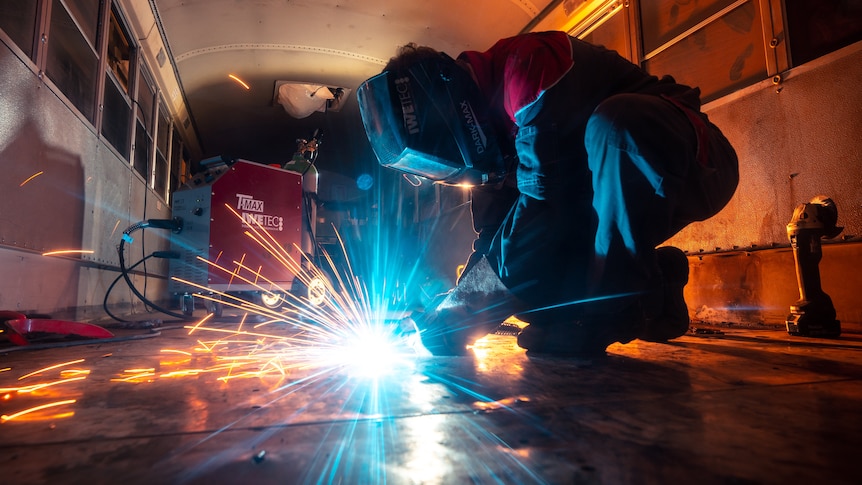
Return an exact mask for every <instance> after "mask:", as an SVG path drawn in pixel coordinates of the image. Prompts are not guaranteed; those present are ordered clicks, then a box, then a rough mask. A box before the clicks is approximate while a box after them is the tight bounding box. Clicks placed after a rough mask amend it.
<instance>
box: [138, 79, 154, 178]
mask: <svg viewBox="0 0 862 485" xmlns="http://www.w3.org/2000/svg"><path fill="white" fill-rule="evenodd" d="M137 86H138V94H137V100H138V102H137V103H136V104H137V109H135V117H134V118H135V153H134V160H133V161H132V165H133V166H134V167H135V171H136V172H138V174H140V176H141V177H143V178H144V180H145V181H146V183H147V185H150V183H151V178H152V175H151V168H150V159H151V157H152V151H151V150H152V146H153V135H152V133H153V126H154V115H155V110H156V88H155V83H154V82H153V81H152V77H151V76H150V74H149V71H147V69H146V68H143V67H142V68H141V69H139V70H138V82H137Z"/></svg>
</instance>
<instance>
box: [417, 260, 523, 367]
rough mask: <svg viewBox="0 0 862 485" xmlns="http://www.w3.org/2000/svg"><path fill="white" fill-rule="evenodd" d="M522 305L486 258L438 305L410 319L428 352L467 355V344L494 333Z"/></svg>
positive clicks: (464, 275)
mask: <svg viewBox="0 0 862 485" xmlns="http://www.w3.org/2000/svg"><path fill="white" fill-rule="evenodd" d="M523 307H524V305H523V303H522V302H521V301H520V300H518V299H517V298H516V297H515V296H514V295H513V294H512V293H511V292H510V291H509V289H508V288H506V286H505V285H504V284H503V282H502V281H500V278H499V277H498V276H497V273H496V271H494V270H493V269H492V267H491V265H490V264H489V262H488V260H487V259H486V258H484V257H483V258H482V259H481V260H480V261H479V262H478V263H476V264H475V265H474V266H473V267H472V268H470V270H469V271H468V272H467V273H465V274H463V275H462V276H461V279H460V280H459V281H458V285H457V286H456V287H455V288H453V289H452V290H451V291H450V292H449V293H446V295H445V296H444V298H443V299H442V300H441V301H440V302H439V303H438V304H437V305H436V307H432V308H430V309H429V310H428V311H427V312H425V313H421V314H414V315H413V316H412V317H411V319H412V320H413V321H414V322H415V323H416V326H417V328H418V330H419V335H420V338H421V340H422V344H423V345H424V347H425V348H426V349H428V351H429V352H431V353H432V354H434V355H464V354H465V353H466V352H467V348H466V347H467V345H470V344H472V343H473V342H475V341H476V340H478V339H480V338H482V337H483V336H485V335H487V334H488V333H490V332H492V331H493V330H494V329H495V328H497V327H498V326H499V325H500V323H501V322H503V320H505V319H506V318H508V317H509V316H511V315H513V314H515V313H517V312H518V311H521V310H522V309H523Z"/></svg>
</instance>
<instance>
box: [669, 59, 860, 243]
mask: <svg viewBox="0 0 862 485" xmlns="http://www.w3.org/2000/svg"><path fill="white" fill-rule="evenodd" d="M860 80H862V43H858V44H855V45H852V46H849V47H847V48H845V49H843V50H841V51H838V52H836V53H834V54H832V55H830V56H827V57H824V58H821V59H820V60H818V61H815V62H813V63H811V64H809V65H806V66H802V67H800V68H797V69H795V70H793V71H791V72H789V73H786V74H785V79H784V80H783V81H782V82H781V83H780V84H778V85H774V84H773V83H772V81H771V80H767V81H765V82H763V83H760V84H758V85H756V86H752V87H751V88H747V89H745V90H743V91H741V92H739V93H737V94H735V95H731V96H728V97H725V98H722V99H720V100H718V101H716V102H714V103H711V104H708V105H706V107H705V111H706V112H707V113H708V114H709V117H710V119H711V120H712V121H713V122H714V123H715V124H717V125H718V126H719V127H720V128H722V131H723V132H724V133H725V135H726V136H727V138H728V139H729V140H730V141H731V143H732V144H733V145H734V147H735V148H736V151H737V154H738V155H739V161H740V184H739V188H738V189H737V192H736V194H735V195H734V197H733V199H732V200H731V201H730V203H729V204H728V206H727V207H726V208H725V209H724V210H723V211H721V212H720V213H719V214H718V215H717V216H716V217H714V218H712V219H710V220H708V221H706V222H702V223H695V224H692V225H691V226H689V227H688V228H686V229H685V230H683V232H681V233H680V234H678V235H677V236H676V237H674V238H672V239H671V240H669V241H668V243H669V244H673V245H676V246H678V247H680V248H682V249H684V250H687V251H690V252H700V251H714V250H715V249H716V248H721V249H722V250H727V249H731V248H734V247H739V248H750V247H752V246H756V247H759V248H763V247H770V246H773V245H787V244H788V243H789V242H788V239H787V232H786V225H787V223H788V222H789V221H790V217H791V215H792V214H793V209H794V208H795V207H796V206H797V205H798V204H800V203H803V202H808V201H809V200H810V199H811V198H812V197H814V196H816V195H820V194H823V195H827V196H829V197H831V198H832V199H833V200H834V201H835V203H836V204H837V206H838V211H839V215H838V222H839V225H842V226H844V228H845V229H844V233H843V235H846V236H853V237H857V238H858V237H860V236H862V190H859V186H860V182H862V137H860V135H859V133H862V91H860V90H859V89H858V84H859V81H860Z"/></svg>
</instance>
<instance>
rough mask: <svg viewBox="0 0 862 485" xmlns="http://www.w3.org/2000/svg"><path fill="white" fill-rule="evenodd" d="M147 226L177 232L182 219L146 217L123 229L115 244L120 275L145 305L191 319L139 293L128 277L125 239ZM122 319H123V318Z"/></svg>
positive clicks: (180, 226) (181, 318) (182, 318)
mask: <svg viewBox="0 0 862 485" xmlns="http://www.w3.org/2000/svg"><path fill="white" fill-rule="evenodd" d="M147 227H156V228H159V229H172V230H173V231H174V232H179V231H181V230H182V220H181V219H179V218H174V219H171V220H162V219H148V220H146V221H141V222H137V223H135V224H132V225H131V226H129V227H128V228H127V229H126V230H125V231H123V236H122V237H121V238H120V244H119V245H118V246H117V255H118V256H119V258H120V275H121V276H122V277H123V279H124V280H125V281H126V284H127V285H128V286H129V289H130V290H132V293H134V294H135V296H137V297H138V298H139V299H140V300H141V301H142V302H144V303H145V304H146V305H149V306H150V307H152V308H153V309H154V310H156V311H158V312H162V313H164V314H165V315H170V316H172V317H174V318H178V319H180V320H191V319H190V318H189V316H188V315H183V314H180V313H176V312H173V311H171V310H168V309H166V308H162V307H160V306H159V305H157V304H155V303H153V302H152V301H151V300H149V299H148V298H147V297H146V296H144V295H143V294H141V292H140V291H138V289H137V288H135V285H134V283H132V279H131V278H130V277H129V269H131V268H126V258H125V256H124V253H125V247H126V241H131V239H132V238H131V237H129V234H131V233H133V232H135V231H137V230H139V229H144V228H147ZM156 253H158V251H157V252H155V253H153V254H152V255H155V254H156ZM148 257H149V256H147V257H145V258H143V259H141V261H139V263H142V262H144V261H146V260H147V258H148ZM137 264H138V263H135V265H137ZM133 267H134V266H133ZM106 298H107V295H106ZM123 321H125V320H123Z"/></svg>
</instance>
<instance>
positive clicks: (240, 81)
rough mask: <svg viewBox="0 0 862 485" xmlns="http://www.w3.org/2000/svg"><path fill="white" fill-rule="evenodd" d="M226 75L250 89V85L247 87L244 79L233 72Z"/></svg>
mask: <svg viewBox="0 0 862 485" xmlns="http://www.w3.org/2000/svg"><path fill="white" fill-rule="evenodd" d="M227 77H229V78H231V79H233V80H234V81H236V82H237V83H238V84H239V85H240V86H242V87H244V88H245V89H251V87H249V85H248V84H246V83H245V81H243V80H242V79H240V78H238V77H236V76H234V75H233V74H228V75H227Z"/></svg>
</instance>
